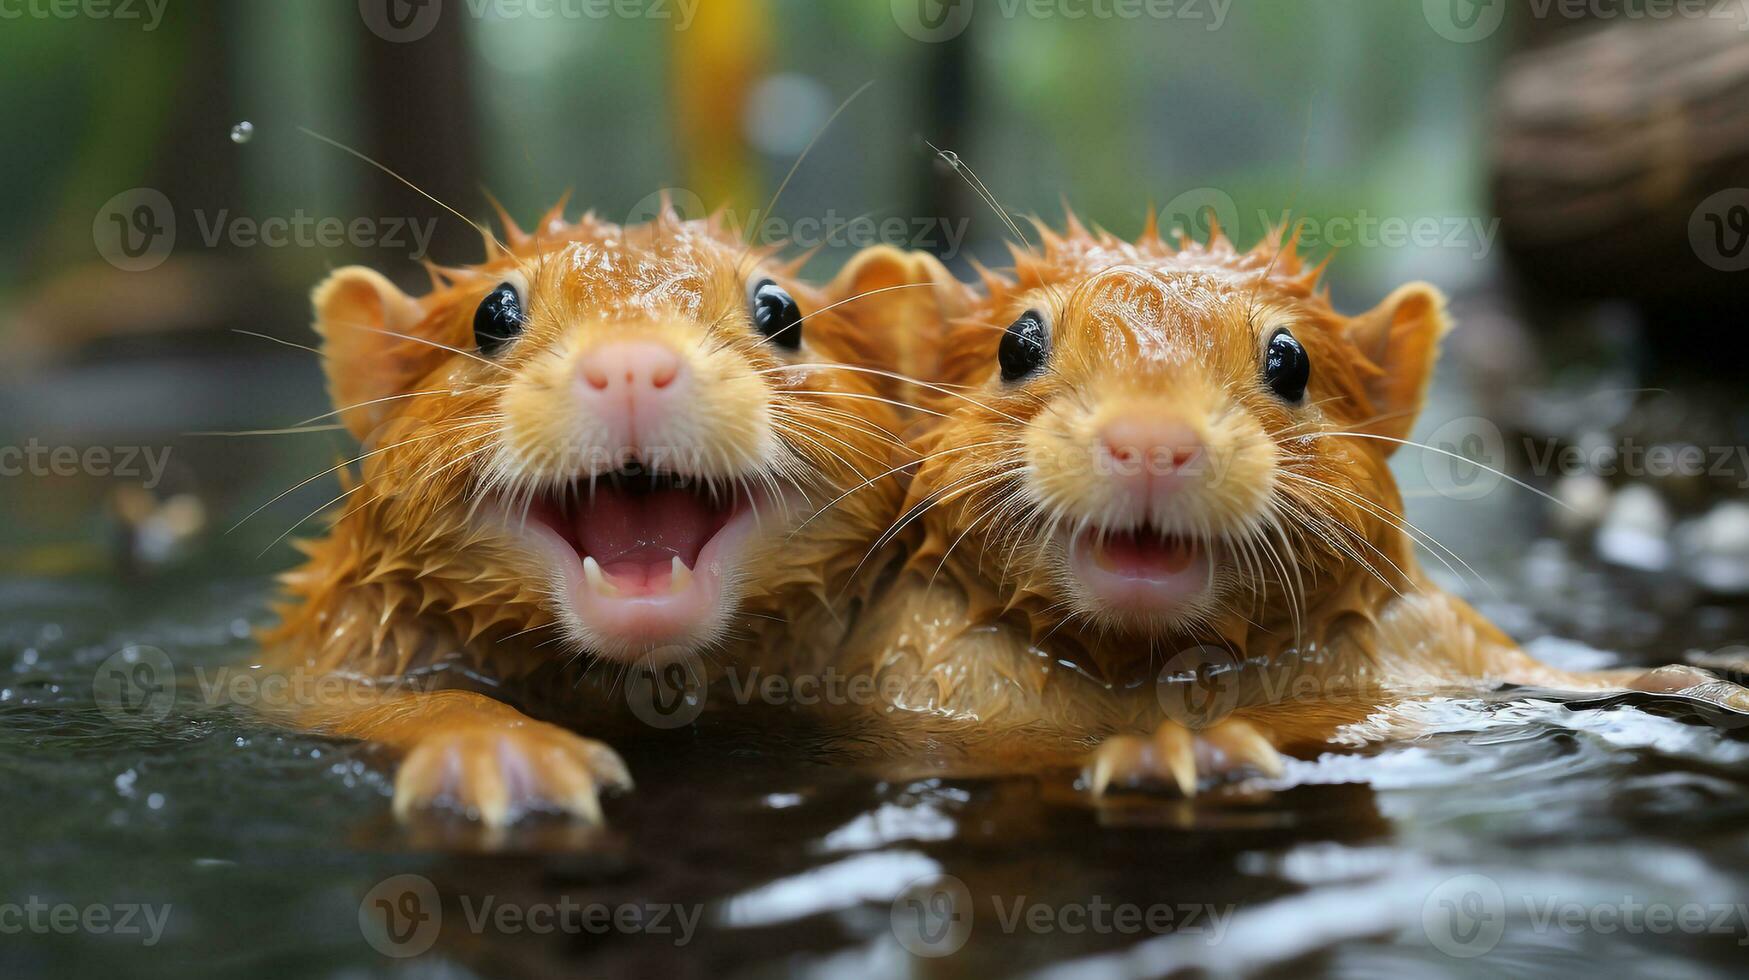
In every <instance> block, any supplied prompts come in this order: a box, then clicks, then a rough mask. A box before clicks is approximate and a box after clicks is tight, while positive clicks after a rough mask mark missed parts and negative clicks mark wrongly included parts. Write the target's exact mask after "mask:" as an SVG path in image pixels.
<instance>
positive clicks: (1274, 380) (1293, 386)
mask: <svg viewBox="0 0 1749 980" xmlns="http://www.w3.org/2000/svg"><path fill="white" fill-rule="evenodd" d="M1311 378H1312V359H1311V358H1309V357H1307V356H1306V349H1305V348H1304V347H1301V346H1300V342H1299V341H1297V340H1295V339H1294V335H1293V334H1291V333H1288V332H1287V331H1286V330H1285V329H1283V330H1277V331H1276V332H1275V336H1273V337H1271V338H1269V350H1268V351H1267V352H1266V353H1265V354H1264V355H1263V380H1264V381H1267V382H1269V387H1271V388H1274V389H1275V393H1276V394H1278V395H1280V396H1281V397H1282V399H1283V400H1285V401H1290V402H1297V401H1299V400H1300V399H1302V398H1304V397H1306V382H1307V381H1310V380H1311Z"/></svg>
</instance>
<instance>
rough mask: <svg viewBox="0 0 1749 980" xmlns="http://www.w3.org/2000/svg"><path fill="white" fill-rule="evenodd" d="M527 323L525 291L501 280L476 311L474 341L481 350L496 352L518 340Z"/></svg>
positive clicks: (482, 351) (483, 351)
mask: <svg viewBox="0 0 1749 980" xmlns="http://www.w3.org/2000/svg"><path fill="white" fill-rule="evenodd" d="M527 323H528V317H527V316H526V315H525V314H524V313H523V310H522V293H521V292H520V291H518V290H517V288H516V286H515V284H514V283H508V282H501V283H499V284H498V288H496V289H494V290H492V291H491V292H489V293H487V294H486V298H485V299H483V300H481V301H480V308H479V309H477V310H475V311H474V343H476V344H478V345H479V346H480V353H482V354H488V355H490V354H496V353H498V352H499V351H501V350H503V349H504V347H505V345H507V344H509V343H510V342H511V341H512V340H515V339H516V337H517V335H518V334H520V333H522V328H523V326H524V325H525V324H527Z"/></svg>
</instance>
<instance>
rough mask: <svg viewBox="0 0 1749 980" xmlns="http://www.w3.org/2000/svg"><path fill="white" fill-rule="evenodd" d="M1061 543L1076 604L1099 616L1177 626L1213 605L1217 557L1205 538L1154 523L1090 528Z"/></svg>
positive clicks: (1126, 622)
mask: <svg viewBox="0 0 1749 980" xmlns="http://www.w3.org/2000/svg"><path fill="white" fill-rule="evenodd" d="M1062 547H1063V549H1064V552H1065V559H1066V561H1065V564H1066V565H1067V568H1068V571H1069V576H1070V578H1071V582H1070V588H1071V591H1072V592H1074V593H1075V594H1076V595H1075V599H1076V600H1077V601H1076V604H1077V605H1078V606H1080V607H1081V608H1082V611H1083V612H1084V613H1086V614H1088V615H1090V616H1092V617H1094V618H1096V619H1105V620H1109V621H1114V622H1116V623H1118V624H1121V625H1125V626H1130V627H1137V628H1142V629H1153V630H1158V629H1178V628H1182V627H1185V626H1188V625H1190V624H1192V623H1194V622H1195V621H1197V620H1198V619H1201V618H1203V617H1205V616H1207V615H1208V614H1209V613H1210V612H1211V611H1212V610H1213V607H1214V605H1215V595H1216V581H1215V559H1214V557H1213V556H1212V555H1211V554H1210V546H1209V544H1208V543H1207V542H1206V541H1202V540H1198V539H1196V538H1191V537H1186V536H1181V535H1175V534H1167V533H1161V532H1158V531H1155V530H1153V529H1150V528H1140V529H1134V530H1125V531H1096V530H1088V531H1083V532H1081V533H1080V534H1077V535H1074V536H1072V537H1069V538H1067V539H1066V540H1065V541H1063V542H1062Z"/></svg>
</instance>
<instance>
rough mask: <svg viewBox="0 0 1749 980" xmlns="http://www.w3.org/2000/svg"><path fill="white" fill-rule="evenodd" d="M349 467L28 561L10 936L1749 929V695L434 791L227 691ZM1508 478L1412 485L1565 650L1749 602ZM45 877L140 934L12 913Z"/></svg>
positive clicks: (1105, 961) (265, 947)
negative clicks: (252, 514)
mask: <svg viewBox="0 0 1749 980" xmlns="http://www.w3.org/2000/svg"><path fill="white" fill-rule="evenodd" d="M254 421H256V422H257V423H259V422H260V421H261V420H260V419H256V420H254ZM198 451H199V450H191V452H198ZM227 451H229V447H227ZM306 461H307V460H306ZM233 465H234V464H233ZM319 468H320V467H319V466H317V467H311V468H309V469H307V470H305V472H313V471H314V470H315V469H319ZM239 472H247V467H240V468H239ZM275 478H276V477H272V476H260V475H258V476H256V477H252V479H251V480H250V481H244V482H246V483H248V486H246V487H244V488H243V489H242V490H241V491H239V492H240V493H241V494H242V495H245V496H247V495H248V494H249V493H252V492H253V488H254V486H255V482H257V481H265V482H271V481H272V480H273V479H275ZM281 485H285V484H283V483H282V484H281ZM257 499H265V497H264V496H262V497H258V498H257ZM322 499H324V496H316V497H314V498H312V500H311V502H309V503H308V504H307V505H304V504H297V505H294V506H288V507H287V508H286V510H285V513H286V514H288V515H290V516H287V517H285V518H284V519H283V520H282V521H281V522H280V523H279V525H278V526H275V527H271V528H264V529H262V530H260V531H246V532H242V533H241V535H240V538H241V540H233V539H232V538H233V537H234V536H215V539H214V540H213V542H212V543H211V544H209V545H208V546H207V548H206V550H205V552H204V553H203V554H201V555H197V556H196V557H195V558H194V559H193V560H192V561H191V562H189V563H186V564H183V565H181V566H179V567H177V568H176V569H175V570H174V572H173V573H171V574H167V575H159V576H157V577H148V578H144V579H137V580H120V579H117V578H116V577H114V576H111V575H106V574H97V573H94V572H86V573H77V574H73V575H70V576H60V577H49V576H47V575H14V576H13V577H10V578H7V579H5V580H3V581H0V771H3V772H4V787H5V792H4V797H3V798H0V839H5V840H7V841H9V842H12V854H11V857H10V858H9V860H7V861H6V862H5V863H4V866H3V867H0V930H5V931H4V932H0V974H3V975H5V976H17V977H23V976H72V975H84V976H103V975H106V974H109V975H121V976H140V977H176V978H187V977H206V976H211V977H230V976H240V975H247V976H252V977H275V976H291V977H307V976H336V977H355V976H375V975H386V976H420V977H424V976H457V977H467V976H481V977H492V976H574V975H614V976H619V975H629V974H642V975H665V976H666V975H672V976H717V975H741V976H762V975H774V974H800V975H829V974H842V975H943V976H960V975H965V976H990V975H997V974H1016V973H1018V974H1026V973H1037V974H1042V975H1047V976H1064V977H1068V976H1074V977H1082V976H1088V977H1101V976H1112V977H1116V976H1130V975H1158V974H1164V973H1172V972H1178V971H1189V972H1202V971H1206V972H1212V973H1217V974H1227V973H1248V974H1259V975H1272V974H1281V975H1297V974H1299V973H1301V972H1302V971H1304V970H1305V969H1307V968H1309V967H1316V968H1325V969H1340V970H1342V971H1344V972H1352V973H1356V974H1360V975H1380V976H1384V975H1392V976H1395V975H1401V974H1404V973H1406V972H1409V971H1422V970H1426V971H1433V972H1437V973H1440V974H1453V975H1478V976H1481V975H1496V974H1500V973H1507V974H1538V973H1550V972H1560V973H1579V972H1586V971H1591V972H1603V971H1607V975H1618V974H1621V973H1624V972H1627V971H1630V970H1632V971H1636V972H1637V971H1647V972H1653V973H1656V974H1659V975H1669V976H1704V975H1713V974H1720V973H1724V972H1726V971H1727V970H1732V969H1733V968H1740V967H1741V965H1742V964H1743V963H1744V962H1745V955H1746V952H1749V910H1746V908H1745V904H1743V903H1749V887H1746V885H1749V834H1746V833H1745V831H1744V827H1745V825H1746V824H1749V735H1746V733H1749V726H1745V725H1743V724H1742V722H1743V719H1739V718H1733V717H1730V716H1728V715H1724V714H1721V713H1717V712H1711V713H1704V714H1703V713H1700V712H1697V711H1696V710H1693V709H1692V708H1691V707H1688V706H1685V705H1683V704H1681V703H1674V702H1671V701H1670V700H1669V699H1659V698H1654V697H1650V696H1636V697H1632V698H1593V699H1590V700H1587V701H1580V702H1567V701H1564V700H1562V699H1560V698H1558V697H1555V696H1551V695H1548V694H1546V693H1541V692H1531V691H1516V692H1503V693H1500V694H1497V695H1493V696H1489V697H1486V698H1473V699H1466V700H1440V701H1434V702H1429V703H1426V704H1421V705H1416V706H1411V707H1410V708H1408V709H1405V713H1406V714H1407V716H1408V719H1407V720H1409V721H1412V722H1414V723H1416V724H1417V725H1418V726H1419V727H1420V728H1422V729H1423V730H1425V731H1426V732H1427V734H1423V735H1420V736H1418V737H1416V738H1414V739H1412V740H1409V741H1405V742H1392V743H1389V744H1367V745H1361V746H1359V747H1358V748H1357V749H1356V750H1355V751H1353V752H1349V753H1343V754H1335V753H1333V754H1330V755H1327V756H1325V757H1323V758H1320V759H1316V760H1304V761H1294V762H1292V763H1291V764H1290V765H1289V768H1288V770H1287V772H1286V774H1285V775H1284V776H1283V777H1282V778H1281V779H1279V780H1276V781H1274V782H1271V783H1260V782H1253V783H1248V784H1244V785H1241V786H1238V787H1232V788H1229V789H1226V790H1223V791H1220V792H1217V793H1215V794H1213V795H1211V796H1209V797H1207V798H1204V799H1199V800H1197V801H1196V802H1195V803H1184V802H1175V801H1165V800H1147V799H1128V800H1119V801H1114V802H1113V803H1110V804H1107V805H1103V806H1095V805H1092V804H1090V803H1088V802H1087V801H1086V800H1085V799H1083V798H1082V797H1080V796H1079V795H1078V794H1077V793H1076V792H1075V789H1074V787H1073V785H1072V779H1073V774H1072V773H1062V774H1055V775H1052V776H1047V777H1041V778H1033V777H1027V778H1016V779H976V780H955V779H926V780H903V781H901V780H887V779H883V778H882V776H881V774H879V773H875V772H869V771H866V770H863V769H860V768H857V767H855V766H852V765H848V764H846V763H845V762H844V760H843V757H842V756H841V755H839V754H838V753H837V752H836V751H835V750H833V749H832V748H831V743H830V742H829V741H828V740H826V739H824V738H819V737H815V736H813V735H809V734H805V733H799V732H796V731H793V730H786V729H783V728H773V727H770V726H762V725H757V724H753V723H750V722H729V721H716V722H712V723H710V726H709V727H705V728H688V729H682V730H680V731H678V732H673V733H654V732H652V733H649V734H646V735H644V736H642V737H640V738H638V739H636V740H633V741H629V742H628V741H620V742H617V743H616V747H618V748H620V749H621V751H622V753H623V754H624V756H625V757H626V760H627V762H628V763H629V764H630V766H631V767H632V770H633V772H634V773H635V774H636V776H637V779H638V783H639V788H638V790H637V791H636V792H634V793H631V794H629V795H626V796H623V797H618V798H613V799H609V800H608V801H607V802H606V810H607V814H608V818H609V821H610V826H609V829H606V830H599V831H587V830H577V829H575V828H570V827H566V826H564V825H560V824H557V823H553V822H536V823H534V824H532V825H529V826H524V827H521V828H518V829H516V830H513V831H510V832H507V833H505V834H503V835H500V836H498V837H496V838H486V837H483V836H482V835H481V834H479V833H478V832H477V831H475V830H473V829H472V828H470V827H469V826H467V825H465V824H463V823H460V822H457V821H446V820H431V821H426V822H423V823H420V824H418V825H416V826H414V827H412V828H407V829H403V828H400V827H397V826H396V825H395V824H394V823H393V822H392V821H391V820H390V819H389V817H388V796H389V783H388V781H387V780H386V779H385V778H384V777H383V775H382V774H381V772H380V771H379V770H378V769H377V768H375V767H374V766H373V764H372V763H373V759H372V758H371V757H370V755H369V753H368V752H367V751H366V750H364V749H362V748H360V747H358V746H355V745H349V744H344V743H336V742H332V741H328V740H323V739H315V738H307V737H299V736H289V735H285V734H281V733H278V732H274V731H270V730H267V729H265V728H263V727H262V726H261V725H260V724H258V723H257V722H256V721H255V720H253V719H252V718H250V717H249V716H248V715H247V714H246V713H242V712H240V711H237V710H234V709H227V708H221V707H212V706H209V704H208V703H207V700H206V699H205V698H203V697H202V696H201V691H200V685H201V683H202V679H203V677H204V676H206V675H205V674H203V671H207V670H210V669H212V668H214V667H217V666H219V665H223V664H228V663H237V662H240V661H246V660H247V659H248V657H249V654H250V650H251V647H250V643H249V640H248V635H249V630H250V628H251V627H252V626H254V625H256V624H259V623H262V622H265V621H266V620H267V618H268V616H269V613H268V610H267V597H268V595H269V594H270V591H271V587H270V583H269V580H268V577H267V574H266V569H269V568H271V567H275V566H276V565H281V564H283V560H280V561H278V562H275V561H274V560H272V559H268V560H265V561H263V562H252V561H251V560H249V558H248V556H251V555H253V554H254V553H255V551H256V550H258V549H259V548H261V547H264V546H266V545H267V544H268V542H269V541H270V540H271V539H272V536H273V534H275V533H277V531H278V530H279V529H280V528H281V527H283V526H284V525H285V524H289V523H290V522H291V520H294V519H295V518H296V516H297V515H299V514H302V513H304V512H305V511H307V510H309V509H311V508H313V507H314V506H315V505H316V504H318V503H320V502H321V500H322ZM1533 503H1534V501H1533ZM1480 506H1485V507H1492V508H1493V509H1492V510H1487V511H1484V514H1485V515H1486V519H1485V520H1482V521H1480V522H1479V523H1480V524H1481V525H1483V526H1484V530H1481V531H1477V530H1476V528H1477V526H1478V521H1477V518H1476V517H1475V516H1474V514H1475V511H1473V510H1472V511H1469V512H1463V513H1456V514H1455V515H1454V512H1453V510H1452V508H1451V507H1450V506H1449V505H1448V504H1440V505H1438V506H1427V507H1422V506H1420V505H1418V506H1417V511H1416V513H1415V516H1416V517H1417V519H1419V520H1420V521H1421V525H1422V526H1423V527H1424V528H1427V529H1428V530H1429V531H1432V532H1433V533H1435V534H1438V535H1439V536H1441V537H1442V538H1444V539H1446V540H1448V541H1453V542H1454V543H1455V542H1463V543H1464V545H1465V547H1464V548H1463V549H1462V550H1463V551H1464V553H1465V555H1466V557H1467V558H1468V560H1469V561H1470V562H1471V563H1472V564H1473V565H1476V566H1477V568H1478V569H1479V571H1480V573H1481V576H1482V577H1483V578H1484V579H1486V581H1487V583H1488V585H1487V586H1486V587H1484V586H1479V585H1476V584H1475V583H1474V582H1471V583H1469V584H1468V585H1465V584H1464V583H1459V582H1454V584H1455V585H1458V586H1459V587H1462V588H1465V589H1466V591H1467V592H1469V593H1471V594H1472V595H1473V597H1474V599H1475V600H1476V601H1477V602H1478V603H1479V604H1480V605H1481V606H1482V607H1483V608H1484V610H1485V611H1486V612H1487V613H1488V614H1489V615H1490V616H1492V617H1493V618H1495V619H1496V620H1497V621H1499V622H1501V623H1502V624H1503V625H1505V626H1506V627H1507V628H1509V629H1510V630H1512V631H1513V632H1515V633H1516V634H1517V635H1520V636H1523V637H1526V638H1530V639H1532V641H1533V649H1534V650H1536V651H1537V652H1538V653H1539V654H1541V655H1543V656H1546V657H1548V658H1550V659H1555V660H1560V661H1562V662H1564V663H1566V664H1568V665H1571V666H1586V667H1592V666H1603V665H1607V664H1625V663H1648V664H1650V663H1658V662H1666V661H1670V660H1673V659H1679V658H1680V656H1681V654H1682V653H1683V652H1685V651H1688V650H1713V649H1717V648H1719V647H1720V646H1723V645H1725V644H1727V643H1730V642H1740V641H1741V638H1742V637H1743V636H1744V635H1746V631H1745V625H1746V624H1745V621H1744V615H1743V614H1744V609H1743V607H1742V606H1741V605H1740V604H1737V605H1732V604H1729V603H1724V602H1721V601H1714V600H1697V599H1695V598H1693V597H1688V598H1687V599H1684V600H1683V601H1684V602H1686V603H1687V604H1686V605H1681V606H1673V605H1672V602H1673V600H1672V599H1671V598H1670V596H1669V594H1668V590H1667V589H1665V588H1664V587H1663V586H1661V585H1660V584H1659V583H1660V582H1661V581H1662V580H1661V579H1659V578H1656V577H1647V576H1643V575H1638V574H1635V573H1630V572H1624V571H1616V570H1611V569H1609V568H1607V567H1605V566H1602V565H1601V564H1599V563H1597V562H1596V561H1594V560H1592V559H1590V558H1589V557H1585V556H1583V555H1581V554H1580V553H1578V552H1577V551H1576V550H1574V549H1572V548H1570V547H1569V546H1567V545H1564V544H1561V543H1558V542H1556V541H1553V540H1547V541H1540V542H1537V543H1535V544H1533V545H1530V546H1528V547H1527V546H1526V545H1525V544H1524V542H1525V540H1527V529H1528V528H1532V527H1535V526H1536V525H1537V521H1536V512H1535V511H1534V508H1531V509H1528V510H1527V509H1526V506H1525V504H1524V503H1523V502H1522V501H1521V500H1520V499H1519V498H1516V497H1513V498H1509V499H1508V500H1507V501H1506V502H1505V503H1499V502H1494V503H1488V504H1483V505H1480ZM1442 521H1445V522H1449V523H1450V524H1451V527H1449V528H1444V529H1442V525H1441V522H1442ZM257 539H259V540H257ZM87 557H88V556H87ZM71 564H72V565H73V566H75V567H77V566H78V565H79V561H73V562H71ZM238 568H246V569H249V570H250V571H249V573H248V574H246V575H242V576H239V575H238V574H237V569H238ZM1557 635H1558V636H1561V637H1564V638H1565V639H1554V638H1553V637H1554V636H1557ZM1587 644H1588V645H1587ZM130 645H144V646H147V647H151V648H155V649H157V650H161V651H165V655H166V656H167V657H169V660H170V663H171V664H172V665H173V669H174V672H175V675H176V678H177V680H178V688H179V690H178V692H177V698H176V699H175V700H174V701H173V702H152V701H147V702H144V703H134V704H129V703H121V702H118V701H117V700H116V698H115V697H114V696H112V694H110V693H107V692H108V691H111V690H113V688H104V687H103V684H105V683H106V681H105V680H104V678H106V677H112V675H111V674H110V671H112V670H115V669H118V668H119V669H123V670H127V671H131V670H132V669H133V667H134V666H135V664H130V663H125V662H122V661H118V660H116V659H115V657H116V655H117V653H118V651H121V650H123V649H124V648H126V647H129V646H130ZM1603 649H1607V650H1609V651H1611V652H1608V653H1605V652H1601V650H1603ZM147 656H150V655H147ZM130 676H132V675H131V674H130ZM166 693H168V690H166ZM133 708H140V709H142V710H141V711H138V712H136V711H134V710H132V709H133ZM160 715H161V717H159V716H160ZM905 761H906V763H907V767H908V768H910V769H912V771H916V768H917V765H918V764H919V763H921V764H923V765H925V766H926V765H927V762H928V760H927V759H923V760H915V759H912V760H905ZM406 875H415V876H418V877H416V878H406V877H401V876H406ZM35 902H40V903H43V904H45V905H48V906H63V907H70V908H72V909H73V910H74V912H73V913H70V914H75V915H80V916H83V915H87V914H92V910H94V909H95V910H97V912H96V913H95V914H99V915H110V916H112V917H115V918H116V919H117V920H119V918H120V917H121V916H124V915H131V916H132V918H131V919H130V920H129V922H128V923H127V924H128V925H130V926H132V927H134V928H135V929H137V930H141V931H144V932H146V934H144V935H141V934H139V933H137V932H136V933H132V934H117V933H121V932H122V929H121V928H120V927H121V925H122V923H121V922H120V921H115V922H114V923H112V924H111V925H108V926H105V925H98V926H93V925H91V923H90V922H89V921H87V922H86V923H85V924H84V925H78V924H75V925H73V926H71V927H68V928H63V927H62V926H60V925H57V924H56V920H54V919H53V916H54V915H55V914H57V913H55V912H53V911H52V910H50V911H39V918H38V919H37V920H32V921H31V922H29V923H26V924H25V925H24V926H22V927H19V926H17V924H18V923H19V922H20V921H21V919H20V918H19V917H20V915H21V914H23V913H25V912H27V911H28V909H27V908H26V906H27V905H33V904H34V903H35ZM135 906H141V907H143V908H144V909H145V910H146V911H149V912H150V913H151V915H152V916H153V917H155V918H152V919H148V918H147V916H146V911H131V912H130V911H129V910H130V909H133V908H134V907H135ZM9 909H10V911H9ZM8 916H10V918H9V917H8ZM658 916H659V917H660V918H659V919H658V918H657V917H658ZM615 917H617V918H615ZM153 922H156V923H157V926H154V925H153ZM616 923H617V924H616ZM564 925H569V926H572V927H574V928H573V929H572V930H570V931H567V930H566V929H565V928H562V926H564ZM157 927H161V932H157V931H155V930H156V928H157ZM406 953H418V954H419V955H417V956H413V957H409V958H401V957H400V956H399V955H397V954H406ZM928 954H946V955H928Z"/></svg>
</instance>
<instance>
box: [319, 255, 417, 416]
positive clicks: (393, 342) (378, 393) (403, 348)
mask: <svg viewBox="0 0 1749 980" xmlns="http://www.w3.org/2000/svg"><path fill="white" fill-rule="evenodd" d="M311 299H312V301H313V303H314V304H315V308H316V324H315V326H316V333H318V334H320V335H321V337H322V364H323V367H324V369H325V370H326V371H327V373H328V395H329V397H330V398H332V399H333V400H334V407H335V408H345V407H347V406H358V407H356V408H348V409H347V411H344V412H342V413H340V420H341V421H342V422H344V423H345V424H346V428H347V429H348V430H350V431H351V432H352V434H353V435H355V436H357V437H359V438H360V439H362V438H364V437H365V436H366V435H367V434H369V433H370V431H371V430H372V429H374V428H376V426H378V425H379V424H381V423H382V421H383V419H385V418H387V417H388V415H389V412H390V411H391V409H392V408H393V405H392V404H385V403H381V402H379V403H377V404H374V405H367V404H365V403H366V402H371V401H375V400H377V399H382V398H387V397H388V396H390V395H397V394H400V393H401V392H403V391H405V390H407V386H408V385H410V384H411V383H412V382H414V381H416V380H418V379H419V378H420V377H422V376H423V375H424V374H425V373H426V372H427V371H428V370H430V367H431V365H432V363H433V361H434V358H433V356H432V355H433V353H434V352H435V353H439V354H440V353H441V351H438V350H437V349H436V348H433V347H431V346H430V345H428V344H420V343H415V342H413V341H409V340H403V339H401V338H399V337H392V336H390V335H389V334H387V333H384V332H383V331H392V332H394V333H412V331H413V328H414V327H417V326H418V325H419V322H420V321H421V320H423V319H425V311H424V309H423V308H422V307H420V305H419V301H418V300H415V299H413V298H412V297H411V296H408V295H407V294H406V293H403V292H401V291H400V290H399V289H397V288H396V287H395V284H394V283H392V282H390V281H389V280H388V279H386V278H384V277H383V276H382V274H380V273H378V272H376V271H374V270H372V269H366V268H364V267H363V266H357V265H353V266H347V267H346V268H344V269H340V270H338V271H336V272H335V273H333V274H332V275H330V276H329V277H328V278H327V279H324V280H323V281H322V284H321V285H319V286H317V287H316V290H315V292H314V293H313V294H312V296H311Z"/></svg>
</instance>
